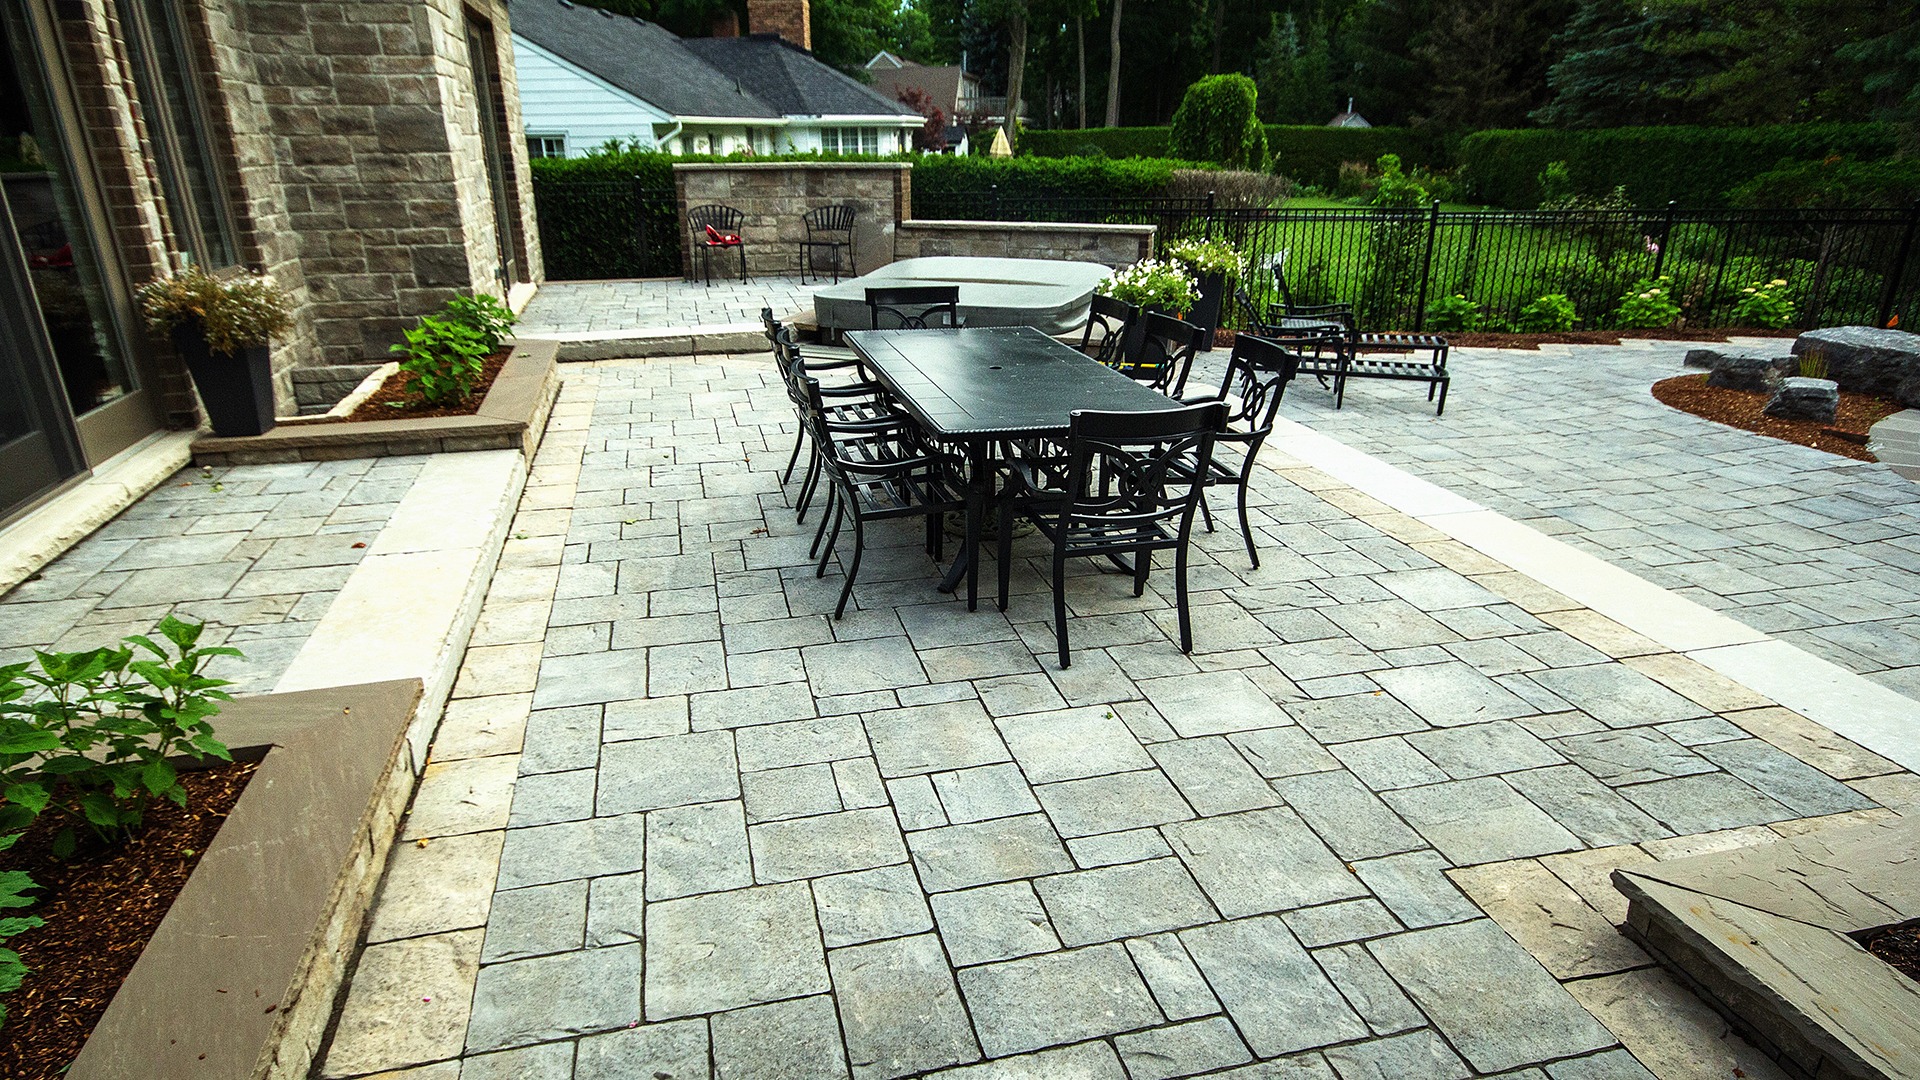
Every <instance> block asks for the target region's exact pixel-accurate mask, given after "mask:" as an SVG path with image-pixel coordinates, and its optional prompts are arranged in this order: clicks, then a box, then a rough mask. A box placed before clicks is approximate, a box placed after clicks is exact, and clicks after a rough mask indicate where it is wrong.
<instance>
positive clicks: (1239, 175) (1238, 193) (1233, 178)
mask: <svg viewBox="0 0 1920 1080" xmlns="http://www.w3.org/2000/svg"><path fill="white" fill-rule="evenodd" d="M1295 190H1297V188H1296V185H1295V184H1294V182H1293V181H1292V180H1289V179H1287V178H1286V177H1284V176H1275V175H1274V174H1272V173H1264V172H1249V171H1248V170H1246V169H1175V170H1174V172H1173V175H1172V176H1170V177H1168V178H1167V194H1168V195H1172V196H1176V197H1180V198H1192V199H1204V198H1206V197H1207V196H1208V195H1212V196H1213V204H1214V205H1215V206H1219V207H1226V208H1230V209H1264V208H1266V207H1270V206H1277V205H1279V204H1280V203H1282V202H1285V201H1286V200H1287V199H1288V198H1289V197H1291V196H1292V195H1293V193H1294V191H1295Z"/></svg>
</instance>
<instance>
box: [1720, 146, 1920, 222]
mask: <svg viewBox="0 0 1920 1080" xmlns="http://www.w3.org/2000/svg"><path fill="white" fill-rule="evenodd" d="M1728 199H1729V201H1731V202H1732V203H1733V205H1735V206H1749V207H1765V208H1769V209H1771V208H1778V207H1808V208H1819V209H1842V208H1861V207H1895V206H1906V205H1909V204H1911V203H1912V202H1914V201H1915V200H1920V158H1913V157H1904V158H1887V159H1886V160H1884V161H1854V160H1851V159H1849V158H1846V157H1841V156H1838V155H1835V156H1832V157H1828V158H1824V159H1822V160H1820V161H1799V162H1781V163H1780V165H1779V167H1778V168H1775V169H1773V170H1771V171H1769V172H1764V173H1761V174H1760V175H1759V176H1756V177H1754V178H1753V179H1751V180H1749V181H1747V182H1746V183H1744V184H1741V185H1739V186H1737V187H1735V188H1734V189H1733V190H1732V191H1731V192H1729V193H1728Z"/></svg>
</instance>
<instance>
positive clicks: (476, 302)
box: [445, 293, 520, 352]
mask: <svg viewBox="0 0 1920 1080" xmlns="http://www.w3.org/2000/svg"><path fill="white" fill-rule="evenodd" d="M445 310H446V317H447V318H449V319H452V320H453V321H454V322H459V323H465V324H466V325H467V326H470V327H472V328H473V329H474V330H476V331H478V332H479V334H480V337H481V339H482V340H484V341H485V342H486V343H487V351H488V352H492V351H493V350H495V349H497V348H499V347H500V343H501V342H503V341H505V340H506V339H507V333H508V331H510V330H512V329H513V324H514V323H516V322H519V321H520V319H519V317H518V316H516V315H514V313H513V311H512V310H511V309H509V308H508V307H507V306H506V305H505V304H502V303H501V302H500V301H499V300H497V299H495V298H494V297H492V296H489V295H488V294H486V293H474V294H473V295H472V296H456V297H454V298H453V299H451V300H449V301H447V303H446V309H445Z"/></svg>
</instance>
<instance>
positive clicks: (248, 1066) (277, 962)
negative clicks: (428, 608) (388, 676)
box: [66, 679, 421, 1080]
mask: <svg viewBox="0 0 1920 1080" xmlns="http://www.w3.org/2000/svg"><path fill="white" fill-rule="evenodd" d="M420 700H421V685H420V682H419V680H417V679H403V680H395V681H390V682H379V683H366V684H361V685H355V686H339V687H331V688H328V689H324V690H309V691H303V692H300V693H292V694H269V695H264V696H261V697H253V698H241V699H238V700H236V701H233V702H231V703H229V704H228V705H227V706H226V708H225V709H223V710H222V711H221V714H220V716H219V717H218V718H217V720H216V721H215V728H216V731H217V732H218V733H219V734H220V736H221V737H222V738H223V739H225V740H226V741H227V743H228V745H229V746H230V747H231V748H232V750H233V752H234V755H235V756H236V757H239V758H256V759H258V760H259V762H260V766H259V768H258V770H257V771H256V772H255V773H254V775H253V778H252V780H251V781H250V782H249V783H248V784H247V788H246V790H245V791H244V792H242V793H241V796H240V800H239V802H237V803H236V804H235V805H234V808H233V811H232V813H231V814H230V815H229V816H228V817H227V820H226V822H225V823H224V824H222V825H221V826H220V831H219V832H218V833H217V834H215V836H214V839H213V842H212V844H211V845H210V846H209V847H208V848H207V852H206V854H205V855H204V856H202V857H201V860H200V864H199V865H198V866H197V867H195V868H194V871H193V875H192V876H191V877H190V878H188V880H187V885H186V888H185V889H183V890H182V891H181V893H180V895H179V897H178V898H177V899H176V900H175V901H174V903H173V907H172V909H171V910H169V911H168V912H167V915H166V918H165V919H164V920H163V921H162V922H161V924H160V928H159V930H158V931H157V932H156V933H155V934H154V936H153V938H152V939H151V940H150V941H149V942H148V943H147V946H146V949H145V951H144V952H142V953H141V955H140V959H139V961H138V962H137V963H136V964H135V965H134V967H133V971H132V972H131V973H130V974H129V975H128V976H127V980H126V982H125V983H123V984H122V985H121V987H120V990H119V992H118V993H116V994H115V995H114V998H113V1001H112V1003H111V1004H110V1005H108V1007H107V1011H106V1013H105V1014H104V1015H103V1016H102V1017H101V1018H100V1022H99V1023H98V1024H97V1025H95V1027H94V1029H93V1034H92V1036H91V1037H89V1038H88V1040H87V1043H86V1046H85V1047H83V1048H82V1050H81V1052H80V1056H79V1057H78V1058H76V1059H75V1061H74V1063H73V1065H72V1067H71V1068H70V1069H69V1070H68V1072H67V1074H66V1075H67V1076H69V1077H72V1078H74V1080H121V1078H125V1080H175V1078H178V1080H205V1078H208V1077H243V1076H244V1077H256V1078H261V1080H268V1078H271V1080H293V1078H297V1077H305V1076H306V1075H307V1072H308V1070H309V1069H310V1068H311V1066H312V1063H313V1058H314V1055H315V1054H316V1053H317V1052H318V1050H319V1048H320V1045H321V1041H322V1038H323V1036H324V1034H325V1031H326V1025H327V1022H328V1020H329V1018H330V1017H331V1016H332V1013H333V1003H334V999H335V997H336V996H337V995H338V993H339V991H340V989H341V987H342V986H343V985H344V983H345V980H346V975H347V970H348V961H349V960H350V958H351V957H352V954H353V949H352V942H354V941H355V940H356V939H357V938H358V937H359V935H360V926H361V923H362V921H363V920H364V919H365V918H366V914H367V911H368V910H369V908H370V907H371V905H372V900H373V894H374V889H375V886H376V885H377V884H378V883H379V880H380V874H381V871H382V868H383V867H384V866H385V864H386V853H387V849H388V848H389V847H390V846H391V845H392V842H393V838H394V836H395V835H396V833H397V832H398V829H399V826H400V818H401V815H402V812H403V811H404V810H405V808H406V805H407V799H408V797H409V795H410V794H411V793H412V791H413V779H414V774H413V771H412V770H411V769H409V768H407V767H405V765H404V764H403V757H404V752H405V748H406V739H405V735H406V731H407V727H408V724H409V723H410V722H411V721H412V719H413V716H414V713H415V711H416V710H417V709H418V708H419V705H420Z"/></svg>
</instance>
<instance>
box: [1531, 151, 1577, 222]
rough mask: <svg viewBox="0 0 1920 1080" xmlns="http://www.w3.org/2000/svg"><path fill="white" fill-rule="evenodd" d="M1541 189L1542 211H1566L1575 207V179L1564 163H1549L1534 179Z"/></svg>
mask: <svg viewBox="0 0 1920 1080" xmlns="http://www.w3.org/2000/svg"><path fill="white" fill-rule="evenodd" d="M1534 183H1535V184H1536V185H1537V186H1538V187H1539V189H1540V209H1542V210H1565V209H1567V208H1568V207H1570V206H1572V205H1573V198H1574V196H1573V177H1572V175H1571V174H1569V173H1568V172H1567V163H1566V162H1564V161H1549V162H1547V164H1546V167H1545V168H1543V169H1541V170H1540V175H1539V176H1536V177H1534Z"/></svg>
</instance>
